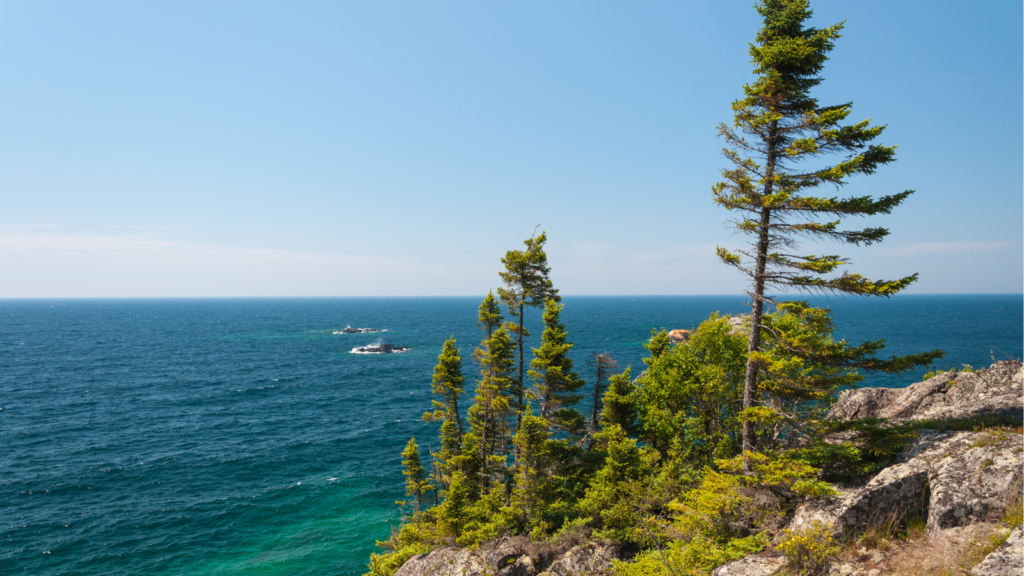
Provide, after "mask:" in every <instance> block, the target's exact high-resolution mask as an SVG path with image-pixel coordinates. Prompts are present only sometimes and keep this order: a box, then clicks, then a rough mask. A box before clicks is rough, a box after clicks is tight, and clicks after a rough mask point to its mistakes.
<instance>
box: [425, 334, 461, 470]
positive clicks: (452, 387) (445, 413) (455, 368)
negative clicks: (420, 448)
mask: <svg viewBox="0 0 1024 576" xmlns="http://www.w3.org/2000/svg"><path fill="white" fill-rule="evenodd" d="M465 380H466V378H465V376H463V375H462V357H461V356H460V355H459V349H458V347H457V346H456V345H455V336H451V337H449V338H448V339H447V340H445V342H444V346H443V347H442V349H441V354H440V355H438V357H437V366H435V367H434V377H433V381H432V383H431V386H432V388H433V391H434V394H435V395H437V396H440V397H441V400H432V403H433V405H434V411H433V412H426V413H424V414H423V419H424V420H427V421H430V422H442V424H441V454H440V457H441V459H442V460H443V461H444V462H445V463H448V462H449V461H450V460H452V458H454V457H456V456H458V455H459V451H460V447H461V444H462V433H463V429H462V417H461V416H460V415H459V396H461V395H462V393H463V391H464V390H463V384H464V382H465Z"/></svg>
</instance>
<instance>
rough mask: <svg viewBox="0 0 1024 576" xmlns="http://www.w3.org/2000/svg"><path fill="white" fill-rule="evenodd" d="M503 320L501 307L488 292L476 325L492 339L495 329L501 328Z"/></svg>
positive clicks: (481, 304)
mask: <svg viewBox="0 0 1024 576" xmlns="http://www.w3.org/2000/svg"><path fill="white" fill-rule="evenodd" d="M502 320H504V319H503V318H502V316H501V307H500V306H498V301H497V299H495V298H494V294H493V293H491V292H488V293H487V297H486V298H484V301H483V302H481V303H480V310H479V313H478V314H477V319H476V325H477V326H478V327H479V328H480V329H481V330H483V331H484V332H485V333H486V334H487V337H488V338H490V337H491V334H493V333H494V329H495V328H497V327H498V326H501V322H502Z"/></svg>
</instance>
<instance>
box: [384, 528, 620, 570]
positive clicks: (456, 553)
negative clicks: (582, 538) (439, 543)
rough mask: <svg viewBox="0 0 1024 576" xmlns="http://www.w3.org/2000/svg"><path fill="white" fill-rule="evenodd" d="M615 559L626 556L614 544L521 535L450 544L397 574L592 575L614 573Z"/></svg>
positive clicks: (408, 563)
mask: <svg viewBox="0 0 1024 576" xmlns="http://www.w3.org/2000/svg"><path fill="white" fill-rule="evenodd" d="M567 548H568V550H567ZM613 559H618V560H621V559H622V555H621V553H620V551H619V550H618V549H617V548H614V547H609V546H602V545H598V544H596V543H593V542H587V543H584V544H580V545H578V546H573V547H571V548H569V546H568V545H555V544H544V543H535V542H531V541H530V539H529V538H527V537H525V536H517V537H514V538H501V539H498V540H494V541H491V542H488V543H486V544H484V545H483V546H481V547H480V548H478V549H476V550H467V549H460V548H453V547H450V546H448V547H444V548H438V549H437V550H434V551H432V552H430V553H429V554H420V555H418V556H413V557H412V558H410V559H409V560H407V561H406V562H405V564H403V565H402V567H401V568H399V569H398V571H397V572H396V573H395V576H538V575H540V574H542V575H544V576H584V575H588V576H589V575H601V574H611V569H612V560H613Z"/></svg>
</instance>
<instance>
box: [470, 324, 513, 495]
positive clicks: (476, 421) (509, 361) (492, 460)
mask: <svg viewBox="0 0 1024 576" xmlns="http://www.w3.org/2000/svg"><path fill="white" fill-rule="evenodd" d="M476 355H477V358H478V360H479V361H480V378H479V379H478V380H477V385H476V394H475V395H474V397H473V404H472V405H471V406H470V408H469V423H470V432H469V434H467V440H466V443H465V445H466V446H467V447H468V446H469V444H470V441H472V443H473V444H474V445H476V447H477V450H478V453H479V457H478V458H476V462H477V463H478V466H479V472H478V474H479V475H478V477H477V478H474V479H471V480H475V487H476V489H477V490H480V491H483V490H484V489H485V488H486V487H487V485H488V484H489V483H490V480H491V479H492V477H493V476H494V475H495V473H496V472H503V467H504V466H505V454H506V449H507V447H508V445H509V443H510V442H511V433H510V431H509V420H510V418H511V412H512V409H511V402H510V396H511V392H510V391H511V388H512V382H513V379H514V372H513V367H514V364H515V348H514V345H513V343H512V339H511V338H510V337H509V335H508V331H506V330H505V328H504V327H503V326H499V327H498V328H497V329H496V330H494V333H493V334H492V335H491V337H490V338H488V339H487V340H485V341H484V342H483V343H482V345H481V348H479V349H478V350H477V353H476ZM470 436H471V439H470V438H469V437H470ZM467 456H468V455H467ZM477 493H479V492H477Z"/></svg>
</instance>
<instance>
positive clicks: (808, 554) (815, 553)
mask: <svg viewBox="0 0 1024 576" xmlns="http://www.w3.org/2000/svg"><path fill="white" fill-rule="evenodd" d="M831 532H832V529H831V526H826V525H823V524H820V523H818V522H815V523H814V525H813V526H811V527H810V528H807V529H805V530H800V531H792V530H789V529H786V530H783V531H782V539H781V541H780V542H779V545H778V546H776V547H775V548H776V549H777V550H778V551H779V552H782V553H783V554H785V555H786V558H787V559H788V560H789V568H790V569H791V570H793V571H794V572H795V573H797V574H819V573H821V572H822V571H824V569H825V568H826V567H827V566H828V565H829V563H830V562H831V561H832V559H833V558H835V557H836V556H837V555H838V554H839V544H837V543H836V542H835V540H833V539H832V533H831Z"/></svg>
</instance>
